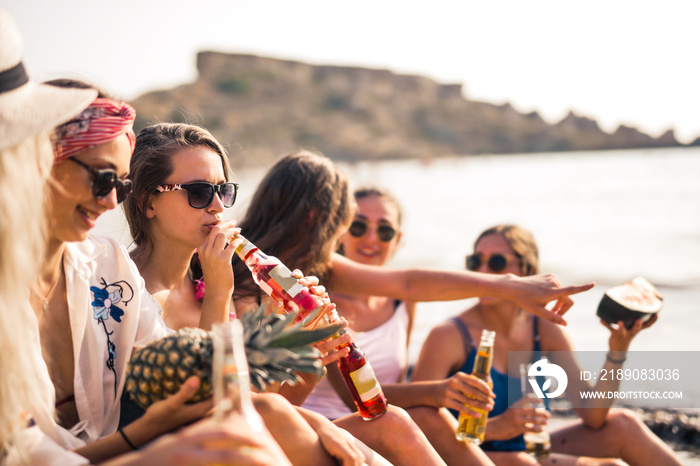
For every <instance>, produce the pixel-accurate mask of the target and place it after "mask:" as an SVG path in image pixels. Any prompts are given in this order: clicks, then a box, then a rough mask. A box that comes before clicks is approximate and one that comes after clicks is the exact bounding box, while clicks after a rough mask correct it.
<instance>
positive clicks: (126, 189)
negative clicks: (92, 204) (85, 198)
mask: <svg viewBox="0 0 700 466" xmlns="http://www.w3.org/2000/svg"><path fill="white" fill-rule="evenodd" d="M68 160H70V161H71V162H75V163H77V164H78V165H80V166H81V167H83V168H84V169H85V170H87V171H88V172H90V175H92V195H93V196H95V199H102V198H103V197H105V196H107V195H108V194H109V193H111V192H112V190H113V189H116V190H117V203H119V202H122V201H123V200H124V199H126V196H128V195H129V193H130V192H131V180H122V179H119V176H117V172H115V171H114V170H112V169H111V168H106V169H97V168H93V167H91V166H90V165H88V164H86V163H84V162H81V161H80V160H78V159H76V158H75V157H68Z"/></svg>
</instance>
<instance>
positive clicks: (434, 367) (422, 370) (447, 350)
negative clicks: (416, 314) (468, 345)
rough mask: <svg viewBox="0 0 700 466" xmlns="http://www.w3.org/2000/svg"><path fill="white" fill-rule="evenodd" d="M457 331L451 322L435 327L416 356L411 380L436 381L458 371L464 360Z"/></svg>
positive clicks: (459, 335)
mask: <svg viewBox="0 0 700 466" xmlns="http://www.w3.org/2000/svg"><path fill="white" fill-rule="evenodd" d="M462 348H464V343H463V341H462V336H461V334H460V331H459V329H458V328H457V327H456V326H455V324H454V323H453V322H452V321H449V320H448V321H445V322H443V323H441V324H439V325H437V326H435V327H434V328H433V329H432V330H431V331H430V333H429V334H428V337H427V338H426V340H425V342H424V343H423V346H422V348H421V351H420V354H419V356H418V361H417V362H416V365H415V368H414V371H413V375H412V376H411V380H412V381H413V380H415V381H420V380H437V379H443V378H445V377H447V376H448V375H449V374H450V373H451V372H454V371H455V370H457V369H459V368H460V367H461V366H462V365H463V364H464V361H465V360H466V355H465V354H464V350H463V349H462Z"/></svg>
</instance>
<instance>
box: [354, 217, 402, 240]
mask: <svg viewBox="0 0 700 466" xmlns="http://www.w3.org/2000/svg"><path fill="white" fill-rule="evenodd" d="M368 229H369V227H368V226H367V222H363V221H362V220H353V222H352V223H351V224H350V228H348V231H349V232H350V234H351V235H352V236H354V237H355V238H359V237H361V236H364V235H365V234H367V230H368ZM394 236H396V230H395V229H394V227H392V226H391V225H379V226H378V227H377V237H378V238H379V241H381V242H383V243H388V242H389V241H391V240H392V239H394Z"/></svg>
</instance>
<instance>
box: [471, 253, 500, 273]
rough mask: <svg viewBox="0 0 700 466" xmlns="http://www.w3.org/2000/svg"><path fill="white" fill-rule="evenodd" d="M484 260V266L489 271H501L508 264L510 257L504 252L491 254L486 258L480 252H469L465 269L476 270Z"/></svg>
mask: <svg viewBox="0 0 700 466" xmlns="http://www.w3.org/2000/svg"><path fill="white" fill-rule="evenodd" d="M484 262H486V266H487V267H488V268H489V270H490V271H491V272H503V271H504V270H505V269H506V267H508V264H510V257H509V256H506V255H504V254H499V253H496V254H491V256H490V257H489V258H488V260H487V259H486V258H485V257H484V255H483V254H482V253H480V252H477V253H476V254H470V255H468V256H467V270H471V271H472V272H476V271H477V270H479V269H480V268H481V264H483V263H484Z"/></svg>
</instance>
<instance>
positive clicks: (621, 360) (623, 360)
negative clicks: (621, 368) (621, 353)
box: [605, 353, 627, 364]
mask: <svg viewBox="0 0 700 466" xmlns="http://www.w3.org/2000/svg"><path fill="white" fill-rule="evenodd" d="M605 359H607V360H608V361H609V362H611V363H613V364H622V363H624V362H625V361H627V358H626V357H625V358H622V359H613V358H611V357H610V353H608V354H606V355H605Z"/></svg>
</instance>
